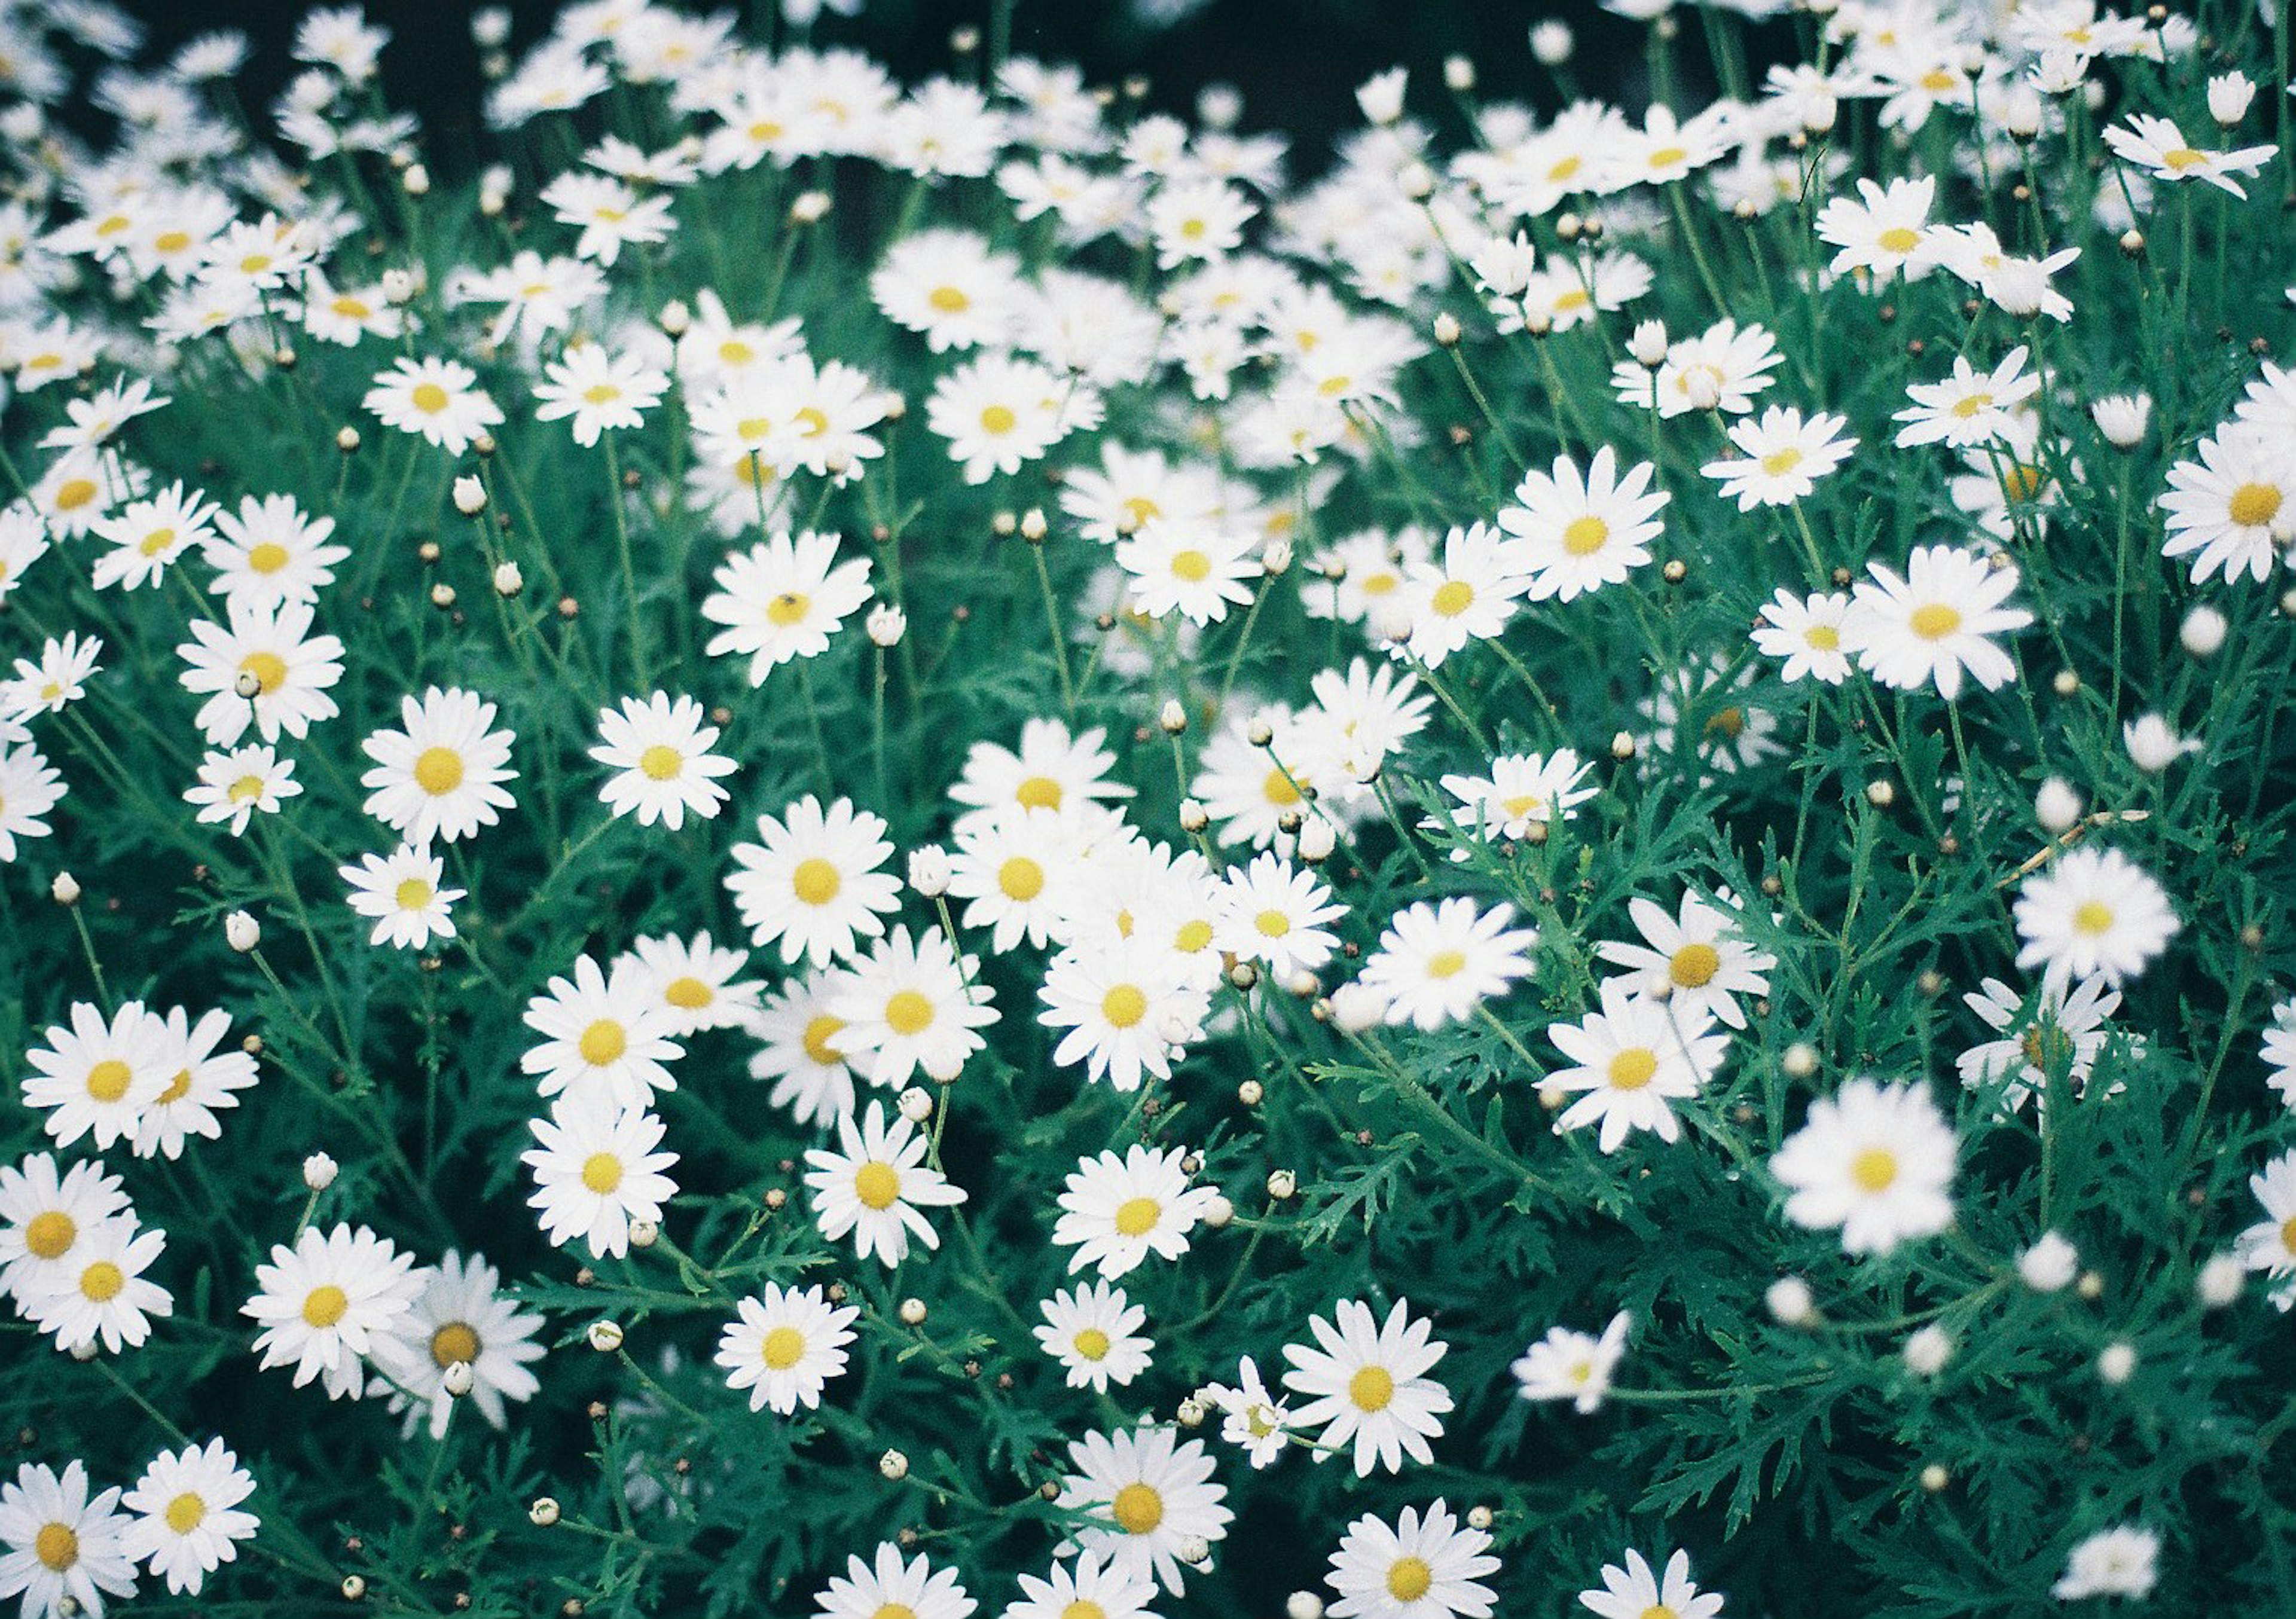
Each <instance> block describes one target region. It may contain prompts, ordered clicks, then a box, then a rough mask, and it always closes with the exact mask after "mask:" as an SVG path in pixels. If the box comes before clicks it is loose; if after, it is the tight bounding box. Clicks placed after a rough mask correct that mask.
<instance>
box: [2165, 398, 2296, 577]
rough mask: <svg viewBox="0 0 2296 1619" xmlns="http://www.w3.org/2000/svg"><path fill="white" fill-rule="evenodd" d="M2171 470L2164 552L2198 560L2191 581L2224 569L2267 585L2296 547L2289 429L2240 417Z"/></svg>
mask: <svg viewBox="0 0 2296 1619" xmlns="http://www.w3.org/2000/svg"><path fill="white" fill-rule="evenodd" d="M2195 454H2196V455H2197V456H2198V459H2197V460H2190V461H2180V462H2177V463H2176V464H2175V465H2174V466H2171V467H2170V468H2169V492H2168V493H2167V494H2166V495H2162V496H2161V511H2162V512H2163V513H2165V514H2166V522H2167V527H2168V537H2167V539H2166V540H2165V541H2164V542H2163V543H2162V544H2161V555H2162V556H2164V557H2189V558H2191V559H2192V569H2193V583H2194V584H2195V585H2198V584H2202V583H2203V582H2205V581H2206V580H2207V579H2209V578H2210V576H2212V575H2215V574H2218V573H2221V574H2223V575H2224V576H2225V578H2226V580H2227V581H2230V580H2234V579H2237V578H2239V577H2240V576H2242V575H2243V574H2245V575H2247V576H2249V577H2250V578H2251V579H2253V580H2255V581H2256V582H2257V583H2258V584H2259V585H2261V584H2263V583H2265V582H2266V581H2267V580H2268V579H2269V578H2271V576H2272V575H2273V572H2274V570H2275V569H2276V568H2278V567H2279V565H2280V563H2281V560H2282V559H2283V558H2284V556H2286V555H2287V554H2288V552H2290V550H2291V548H2292V547H2296V452H2292V451H2291V450H2290V448H2289V446H2288V440H2287V436H2286V434H2285V433H2284V432H2281V433H2275V432H2274V431H2272V430H2271V429H2268V428H2266V427H2263V426H2259V425H2251V424H2249V423H2244V422H2243V423H2237V424H2235V425H2233V426H2230V427H2227V428H2226V429H2225V430H2224V431H2222V432H2218V433H2215V434H2212V435H2210V437H2206V438H2203V439H2202V440H2201V442H2200V444H2199V446H2197V447H2196V451H2195Z"/></svg>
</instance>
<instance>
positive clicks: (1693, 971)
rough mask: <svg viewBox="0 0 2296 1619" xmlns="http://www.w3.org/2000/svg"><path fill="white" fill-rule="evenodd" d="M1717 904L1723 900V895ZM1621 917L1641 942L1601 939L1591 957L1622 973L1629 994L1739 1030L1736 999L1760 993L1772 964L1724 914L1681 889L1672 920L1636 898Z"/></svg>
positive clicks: (1743, 1020)
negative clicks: (1629, 921)
mask: <svg viewBox="0 0 2296 1619" xmlns="http://www.w3.org/2000/svg"><path fill="white" fill-rule="evenodd" d="M1722 899H1723V902H1724V904H1729V903H1731V901H1730V896H1729V895H1728V894H1727V893H1725V894H1724V895H1722ZM1627 914H1628V916H1629V917H1631V918H1632V919H1633V920H1634V924H1635V930H1636V932H1638V933H1640V934H1641V935H1642V936H1643V942H1642V943H1641V944H1628V943H1626V942H1624V941H1621V940H1608V941H1605V942H1604V943H1603V944H1601V945H1599V946H1598V947H1597V948H1596V952H1595V953H1596V954H1598V955H1599V956H1601V957H1602V959H1603V961H1608V962H1611V964H1612V965H1614V966H1618V967H1623V968H1626V969H1628V978H1629V979H1630V987H1631V988H1632V989H1633V990H1634V991H1635V992H1636V993H1638V994H1643V995H1648V996H1650V997H1652V999H1663V1000H1664V1001H1665V1002H1666V1003H1667V1007H1668V1009H1669V1010H1671V1011H1673V1012H1675V1013H1676V1014H1677V1015H1682V1016H1688V1015H1692V1014H1701V1013H1703V1014H1710V1015H1711V1016H1712V1017H1714V1018H1717V1019H1718V1020H1719V1021H1721V1022H1723V1023H1725V1024H1726V1025H1728V1026H1730V1027H1732V1028H1734V1029H1743V1028H1744V1027H1745V1026H1746V1014H1745V1013H1744V1011H1743V1010H1741V1009H1740V1008H1739V1005H1738V997H1739V996H1741V995H1757V996H1759V995H1767V994H1768V993H1770V980H1769V978H1768V977H1767V975H1768V973H1769V970H1770V969H1771V968H1773V967H1775V966H1776V965H1777V959H1776V958H1775V957H1774V956H1772V955H1770V954H1768V953H1767V952H1764V951H1759V950H1757V949H1755V948H1754V947H1753V946H1752V945H1751V944H1748V943H1746V941H1745V940H1744V939H1743V937H1741V936H1739V933H1738V928H1737V924H1736V922H1735V921H1734V920H1733V919H1732V918H1731V916H1730V914H1729V912H1726V911H1725V910H1724V909H1723V908H1722V906H1721V905H1718V904H1711V903H1710V902H1708V901H1707V900H1706V899H1704V898H1702V896H1700V895H1697V894H1695V893H1690V892H1685V893H1684V895H1683V896H1682V904H1681V907H1680V909H1679V911H1678V912H1677V913H1676V914H1675V915H1672V916H1669V915H1668V914H1667V912H1666V909H1665V907H1663V906H1661V905H1659V904H1654V903H1653V902H1652V901H1650V900H1646V899H1643V898H1640V897H1636V898H1635V899H1632V900H1629V901H1628V903H1627Z"/></svg>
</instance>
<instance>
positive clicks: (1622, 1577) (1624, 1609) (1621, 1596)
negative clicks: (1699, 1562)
mask: <svg viewBox="0 0 2296 1619" xmlns="http://www.w3.org/2000/svg"><path fill="white" fill-rule="evenodd" d="M1579 1601H1581V1602H1582V1603H1584V1604H1586V1606H1587V1608H1588V1609H1590V1610H1591V1611H1592V1612H1594V1613H1595V1614H1596V1615H1599V1616H1600V1619H1650V1615H1652V1614H1653V1613H1659V1614H1667V1615H1672V1616H1673V1619H1714V1616H1715V1615H1717V1614H1719V1613H1720V1612H1721V1611H1722V1598H1721V1595H1720V1593H1718V1592H1716V1591H1706V1592H1704V1593H1701V1592H1700V1590H1699V1589H1698V1587H1697V1586H1696V1585H1695V1584H1693V1582H1692V1581H1691V1578H1690V1554H1689V1553H1688V1552H1686V1551H1677V1552H1676V1553H1675V1554H1674V1555H1673V1556H1672V1557H1670V1558H1668V1559H1667V1560H1666V1575H1665V1577H1664V1578H1663V1579H1661V1578H1660V1577H1659V1575H1658V1574H1656V1573H1654V1572H1653V1571H1652V1568H1651V1566H1650V1565H1649V1564H1648V1563H1646V1562H1644V1560H1643V1554H1642V1553H1641V1552H1639V1551H1629V1552H1628V1553H1627V1561H1626V1566H1625V1567H1623V1568H1621V1567H1620V1566H1618V1565H1617V1564H1614V1563H1606V1564H1604V1565H1603V1589H1602V1590H1583V1591H1580V1592H1579Z"/></svg>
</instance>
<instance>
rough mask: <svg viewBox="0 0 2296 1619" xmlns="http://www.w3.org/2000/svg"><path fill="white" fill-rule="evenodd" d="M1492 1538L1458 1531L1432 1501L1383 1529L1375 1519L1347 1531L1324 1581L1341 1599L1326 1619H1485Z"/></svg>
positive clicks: (1493, 1562) (1494, 1567)
mask: <svg viewBox="0 0 2296 1619" xmlns="http://www.w3.org/2000/svg"><path fill="white" fill-rule="evenodd" d="M1490 1544H1491V1537H1490V1536H1489V1535H1488V1534H1486V1533H1484V1532H1483V1531H1481V1530H1480V1529H1470V1528H1467V1527H1465V1526H1464V1525H1462V1524H1461V1523H1460V1522H1459V1520H1458V1518H1457V1517H1455V1516H1454V1515H1453V1513H1452V1511H1451V1509H1450V1508H1449V1507H1448V1506H1447V1505H1446V1504H1445V1503H1444V1502H1443V1501H1442V1500H1440V1499H1438V1500H1436V1501H1435V1502H1434V1504H1433V1505H1431V1506H1430V1507H1429V1508H1428V1509H1427V1510H1426V1511H1425V1512H1424V1513H1422V1512H1421V1511H1420V1510H1419V1509H1417V1508H1416V1507H1406V1508H1405V1509H1403V1516H1402V1517H1399V1518H1398V1519H1397V1520H1396V1522H1395V1525H1394V1526H1393V1527H1392V1528H1390V1526H1389V1525H1387V1523H1386V1522H1385V1521H1384V1520H1382V1518H1381V1517H1379V1515H1378V1514H1376V1513H1365V1515H1364V1516H1363V1517H1359V1518H1357V1519H1356V1521H1355V1522H1354V1523H1352V1524H1350V1525H1348V1532H1347V1533H1346V1534H1344V1535H1342V1536H1341V1539H1340V1549H1338V1550H1337V1551H1335V1552H1333V1554H1332V1572H1331V1573H1330V1574H1328V1575H1326V1576H1325V1578H1326V1579H1327V1580H1329V1581H1330V1582H1331V1586H1332V1589H1333V1590H1336V1591H1338V1592H1339V1593H1340V1599H1339V1600H1338V1601H1337V1602H1334V1603H1333V1604H1332V1606H1331V1607H1330V1609H1329V1610H1328V1611H1329V1612H1330V1614H1331V1616H1332V1619H1454V1616H1455V1615H1456V1616H1457V1619H1489V1615H1490V1613H1491V1609H1492V1605H1493V1604H1494V1603H1495V1602H1496V1601H1497V1592H1495V1591H1494V1590H1491V1588H1490V1587H1489V1586H1488V1585H1485V1584H1483V1583H1482V1582H1481V1581H1482V1576H1483V1575H1485V1574H1496V1573H1497V1572H1498V1566H1499V1560H1498V1559H1497V1558H1495V1557H1491V1556H1489V1555H1488V1552H1489V1550H1490Z"/></svg>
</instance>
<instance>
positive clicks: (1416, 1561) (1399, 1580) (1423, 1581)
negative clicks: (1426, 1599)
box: [1387, 1558, 1435, 1602]
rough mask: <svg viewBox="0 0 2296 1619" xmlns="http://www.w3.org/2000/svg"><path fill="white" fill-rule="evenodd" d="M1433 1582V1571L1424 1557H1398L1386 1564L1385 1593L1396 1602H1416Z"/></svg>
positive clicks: (1431, 1586)
mask: <svg viewBox="0 0 2296 1619" xmlns="http://www.w3.org/2000/svg"><path fill="white" fill-rule="evenodd" d="M1434 1584H1435V1571H1434V1570H1433V1569H1431V1568H1430V1567H1428V1566H1427V1559H1426V1558H1396V1559H1395V1561H1394V1562H1393V1563H1391V1564H1390V1565H1389V1566H1388V1570H1387V1594H1388V1595H1389V1596H1390V1597H1393V1598H1394V1599H1396V1600H1397V1601H1398V1602H1416V1601H1418V1600H1419V1599H1420V1598H1422V1597H1423V1596H1425V1595H1426V1594H1427V1593H1428V1591H1429V1590H1431V1589H1432V1588H1433V1587H1434Z"/></svg>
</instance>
